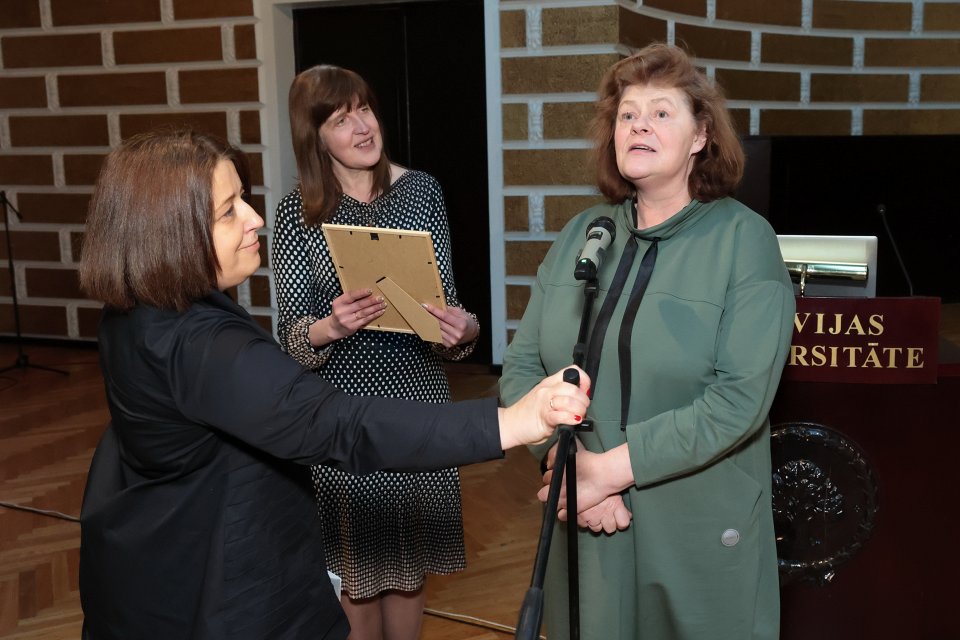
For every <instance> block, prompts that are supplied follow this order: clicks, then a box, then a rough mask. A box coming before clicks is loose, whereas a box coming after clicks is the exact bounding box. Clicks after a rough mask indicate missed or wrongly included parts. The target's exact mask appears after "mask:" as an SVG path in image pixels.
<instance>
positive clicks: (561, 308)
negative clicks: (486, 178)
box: [500, 198, 795, 640]
mask: <svg viewBox="0 0 960 640" xmlns="http://www.w3.org/2000/svg"><path fill="white" fill-rule="evenodd" d="M599 215H607V216H610V217H611V218H612V219H613V220H614V221H615V223H616V226H617V235H616V240H615V242H614V244H613V245H612V246H611V248H610V249H609V250H608V252H607V255H606V257H605V260H604V263H603V266H602V268H601V270H600V278H599V284H600V295H599V297H598V299H597V301H596V302H595V303H594V309H593V313H594V316H596V314H597V313H598V312H599V309H600V307H601V305H602V304H603V299H604V296H605V294H606V292H607V291H608V290H609V287H610V282H611V280H612V279H613V275H614V273H615V272H616V269H617V264H618V262H619V259H620V256H621V254H622V252H623V249H624V246H625V244H626V242H627V239H628V238H629V237H630V234H634V235H636V236H637V237H638V239H639V251H638V253H637V258H636V260H635V262H634V265H633V268H632V272H631V274H630V276H629V277H628V279H627V282H626V285H625V287H624V293H623V295H622V299H621V301H620V302H619V304H618V305H617V308H616V310H615V311H614V314H613V317H612V320H611V322H610V325H609V329H608V335H607V338H606V340H605V341H604V348H603V352H602V358H601V361H600V370H599V373H598V375H597V378H598V380H597V384H596V385H595V387H594V389H593V404H592V405H591V407H590V410H589V412H588V416H589V417H590V418H591V419H592V420H593V422H594V427H595V430H594V432H592V433H583V434H581V435H580V438H581V439H582V441H583V442H584V445H585V446H586V447H587V448H588V449H589V450H591V451H597V452H600V451H606V450H608V449H612V448H614V447H617V446H619V445H621V444H623V443H624V442H627V443H628V445H629V451H630V461H631V466H632V467H633V474H634V478H635V480H636V486H634V487H631V488H630V489H628V490H627V491H626V492H624V499H625V502H626V505H627V508H628V509H630V510H631V512H632V513H633V522H632V523H631V525H630V527H629V528H628V529H627V530H626V531H621V532H618V533H616V534H613V535H603V534H599V535H598V534H593V533H591V532H590V531H588V530H581V531H580V532H579V550H580V585H581V587H580V615H581V637H582V638H583V639H584V640H589V639H597V640H600V639H602V640H615V639H617V638H620V639H623V640H628V639H629V640H633V639H637V638H639V639H643V640H671V639H674V638H676V639H686V640H693V639H697V640H707V639H709V640H734V639H752V640H753V639H756V640H760V639H770V638H777V637H778V634H779V589H778V578H777V556H776V546H775V540H774V531H773V515H772V511H771V494H770V491H771V476H770V426H769V422H768V419H767V414H768V412H769V410H770V404H771V402H772V401H773V397H774V394H775V392H776V390H777V384H778V383H779V380H780V373H781V371H782V368H783V364H784V362H785V360H786V356H787V351H788V348H789V344H790V338H791V334H792V326H793V316H794V306H795V305H794V297H793V288H792V286H791V283H790V279H789V275H788V274H787V271H786V268H785V266H784V264H783V259H782V257H781V255H780V250H779V247H778V245H777V240H776V236H775V235H774V232H773V230H772V229H771V228H770V226H769V224H767V222H766V221H765V220H764V219H763V218H761V217H760V216H759V215H757V214H756V213H754V212H753V211H751V210H749V209H748V208H747V207H745V206H744V205H742V204H740V203H739V202H737V201H736V200H733V199H729V198H726V199H723V200H719V201H715V202H711V203H707V204H704V203H700V202H697V201H693V202H692V203H691V204H690V205H688V206H687V207H686V208H684V209H683V210H682V211H681V212H679V213H678V214H676V215H674V216H673V217H672V218H670V219H669V220H667V221H666V222H664V223H662V224H660V225H657V226H655V227H651V228H649V229H645V230H643V231H638V230H637V229H636V225H635V220H634V219H633V211H632V204H631V202H630V201H627V202H625V203H623V204H620V205H617V206H610V205H600V206H597V207H593V208H591V209H589V210H587V211H584V212H583V213H581V214H580V215H578V216H577V217H575V218H574V219H573V220H571V221H570V223H569V224H567V226H566V227H565V228H564V230H563V231H562V232H561V233H560V235H559V237H558V238H557V240H556V241H555V242H554V244H553V246H552V247H551V249H550V251H549V252H548V254H547V256H546V258H545V259H544V262H543V264H542V265H541V266H540V268H539V270H538V273H537V280H536V283H535V285H534V286H533V292H532V295H531V298H530V303H529V305H528V306H527V310H526V312H525V313H524V316H523V320H522V321H521V323H520V326H519V328H518V330H517V332H516V335H515V336H514V338H513V341H512V343H511V344H510V346H509V348H508V349H507V352H506V356H505V359H504V366H503V377H502V378H501V381H500V391H501V396H502V398H503V400H504V402H506V403H512V402H514V401H516V400H517V399H519V398H520V397H521V396H522V395H523V394H524V393H525V392H526V391H527V390H529V389H530V388H531V387H533V386H534V385H535V384H536V383H537V381H539V380H540V379H542V378H543V376H544V375H546V374H549V373H553V372H555V371H557V370H559V369H561V368H563V367H564V366H565V365H567V364H569V363H570V362H571V360H572V349H573V345H574V344H575V343H576V340H577V333H578V329H579V324H580V316H581V310H582V308H583V299H584V298H583V283H582V282H579V281H576V280H574V278H573V271H574V263H575V259H576V256H577V252H578V251H579V250H580V248H581V247H582V246H583V243H584V238H585V230H586V228H587V225H588V224H589V223H590V222H591V221H592V220H594V219H595V218H596V217H597V216H599ZM652 237H659V238H660V239H661V241H660V244H659V254H658V258H657V262H656V265H655V267H654V270H653V276H652V278H651V280H650V283H649V286H648V287H647V291H646V295H645V296H644V298H643V302H642V304H641V305H640V309H639V312H638V314H637V318H636V321H635V323H634V329H633V338H632V349H631V355H632V363H633V364H632V371H633V374H632V381H633V383H632V390H631V401H630V412H629V419H628V421H627V426H626V431H625V432H624V431H621V429H620V376H619V365H618V361H617V335H618V332H619V329H620V324H621V319H622V317H623V307H624V306H625V303H626V298H628V297H629V293H630V290H631V286H632V283H633V280H634V278H635V276H636V273H637V269H638V268H639V266H640V259H641V257H642V256H643V254H644V252H645V251H646V249H647V247H648V246H649V244H650V243H649V241H648V240H646V238H652ZM592 326H593V325H592V324H591V327H592ZM550 444H552V443H548V444H546V445H543V446H541V447H537V448H535V451H534V453H535V455H537V456H538V457H539V456H542V455H543V453H544V452H545V451H546V449H547V447H548V446H549V445H550ZM731 530H732V531H733V532H735V533H736V534H737V535H738V536H739V540H738V541H737V542H736V544H733V545H732V546H727V545H725V544H724V543H722V542H721V537H722V536H724V540H725V542H727V543H730V542H731V541H732V540H731V538H736V537H737V536H736V535H734V534H733V533H731ZM565 537H566V525H560V526H558V527H557V528H556V530H555V535H554V539H553V543H552V545H551V553H550V563H549V569H548V574H547V583H546V588H545V592H546V599H547V605H546V613H545V619H546V623H547V632H548V635H549V638H550V640H558V639H560V638H566V637H567V629H568V622H567V617H566V608H567V593H566V591H567V589H566V584H567V578H566V552H565V551H566V545H565V542H564V540H565Z"/></svg>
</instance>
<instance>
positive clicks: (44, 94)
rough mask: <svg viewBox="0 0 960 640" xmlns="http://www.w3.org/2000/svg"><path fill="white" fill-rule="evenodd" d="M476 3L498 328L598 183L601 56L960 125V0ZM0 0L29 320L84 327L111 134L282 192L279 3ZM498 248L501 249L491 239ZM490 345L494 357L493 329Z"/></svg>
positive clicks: (2, 149) (738, 91)
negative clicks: (269, 19) (488, 108)
mask: <svg viewBox="0 0 960 640" xmlns="http://www.w3.org/2000/svg"><path fill="white" fill-rule="evenodd" d="M303 2H306V0H303ZM487 2H488V3H490V4H488V7H492V11H493V14H494V15H498V16H499V24H498V25H497V24H495V23H494V21H490V22H491V26H490V27H488V28H491V29H493V30H495V33H496V34H497V35H498V37H499V41H500V56H499V61H500V76H501V77H500V82H499V84H493V86H491V83H490V82H488V91H491V92H494V94H495V95H499V102H500V105H501V108H502V109H501V113H500V114H498V115H499V116H500V118H501V119H502V132H501V133H500V138H499V140H494V143H493V148H492V149H491V152H492V153H494V154H496V155H497V156H498V158H499V160H500V164H499V166H501V167H502V181H503V187H502V190H501V193H500V194H499V195H498V196H497V195H496V194H494V195H495V197H494V199H493V200H492V204H491V208H492V209H493V210H494V217H495V218H497V217H498V216H499V212H500V211H502V213H503V236H502V238H503V243H502V250H503V254H502V261H503V267H504V271H505V273H506V277H505V282H503V283H498V282H494V283H492V285H493V295H494V296H495V298H498V299H500V300H503V301H504V305H503V306H502V308H503V316H504V317H499V318H497V317H495V318H494V319H493V323H494V329H495V332H497V331H504V332H509V330H511V329H512V328H513V327H515V326H516V322H517V320H518V319H519V318H520V315H521V314H522V312H523V308H524V306H525V304H526V300H527V299H528V297H529V291H530V289H529V287H530V283H531V282H532V278H533V275H534V273H535V269H536V265H537V264H538V263H539V261H540V259H541V258H542V256H543V254H544V252H545V251H546V249H547V247H548V246H549V244H550V242H551V241H552V239H553V237H554V236H555V234H556V232H557V231H558V230H559V229H560V228H561V227H562V226H563V224H564V223H565V222H566V221H567V220H568V219H569V218H570V217H571V216H572V215H574V214H576V213H577V212H579V211H581V210H582V209H584V208H585V207H587V206H589V205H590V204H592V203H594V202H596V201H598V200H599V198H598V197H597V196H596V194H595V190H594V188H593V186H592V178H591V169H590V167H589V166H588V165H587V163H586V161H585V151H586V149H587V148H588V146H589V145H588V142H587V141H586V140H585V139H584V132H585V124H586V122H587V120H588V119H589V117H590V114H591V109H592V102H593V100H594V97H595V90H596V86H597V83H598V81H599V78H600V76H601V75H602V73H603V71H604V70H605V69H606V68H607V67H608V66H609V65H610V64H611V63H612V62H614V61H615V60H617V59H618V58H619V57H621V56H623V55H625V54H627V53H629V52H630V51H631V50H633V49H635V48H637V47H640V46H643V45H645V44H647V43H648V42H650V41H651V40H665V41H668V42H678V43H685V44H686V45H687V46H688V47H689V48H690V49H691V50H692V51H693V52H694V53H695V54H696V55H697V56H698V60H699V62H700V63H701V64H702V65H703V66H704V68H705V69H706V70H707V72H708V73H709V74H710V75H712V76H714V77H717V78H719V79H720V80H721V81H722V82H723V83H724V85H725V86H726V87H727V89H728V94H729V97H730V99H731V102H730V105H731V107H732V109H733V112H734V115H735V117H736V121H737V123H738V125H739V126H740V129H741V131H742V132H744V133H750V134H796V135H814V134H841V135H847V134H849V135H864V134H885V133H894V134H897V133H957V132H958V131H960V55H958V53H960V2H956V3H945V2H933V1H929V0H928V1H924V0H915V1H912V2H908V1H835V0H777V1H775V2H774V1H770V0H645V1H643V2H642V3H637V4H630V5H629V6H621V5H620V4H618V3H615V2H612V1H609V0H597V1H596V2H590V1H589V0H571V1H570V2H569V3H567V2H564V0H557V1H553V2H549V3H546V2H538V1H536V0H502V1H501V2H499V3H497V2H496V0H487ZM0 3H2V4H0V188H2V189H4V190H5V191H6V193H7V195H8V197H9V198H10V200H11V201H12V202H13V203H14V205H15V206H16V207H17V208H18V209H19V210H20V211H21V212H22V213H23V216H24V217H23V220H20V221H18V220H16V219H15V218H14V217H13V216H12V215H11V224H10V228H9V232H10V234H11V241H12V244H13V254H14V257H15V258H16V268H15V277H16V284H17V292H18V294H19V296H18V297H19V301H20V304H21V319H22V326H23V330H24V333H25V334H27V335H30V336H42V337H58V338H70V339H89V338H92V337H93V336H94V333H95V327H96V318H97V314H98V308H97V304H96V303H93V302H90V301H88V300H85V299H84V298H83V295H82V293H81V292H79V291H78V288H77V281H76V266H77V260H78V258H79V247H80V240H81V238H82V234H83V219H84V216H85V211H86V203H87V200H88V198H89V194H90V192H91V191H92V185H93V181H94V180H95V178H96V175H97V171H98V168H99V165H100V162H101V160H102V158H103V156H104V154H106V153H107V152H108V151H109V149H110V148H111V147H113V146H115V145H116V144H117V143H118V142H119V141H120V140H121V139H122V138H124V137H126V136H129V135H130V134H132V133H135V132H138V131H143V130H145V129H149V128H151V127H154V126H156V125H158V124H164V123H188V124H194V125H196V126H199V127H202V128H204V129H207V130H210V131H212V132H214V133H219V134H220V135H224V136H226V137H227V138H228V139H229V140H230V141H231V142H233V143H235V144H238V145H240V146H241V148H243V149H245V150H246V151H247V152H248V153H249V154H250V155H251V158H252V160H253V165H254V172H255V183H256V186H255V188H254V195H255V199H256V200H257V201H258V202H257V203H256V204H257V206H258V207H259V208H260V210H261V211H263V204H264V194H266V193H271V190H272V191H273V192H279V191H282V188H280V185H271V184H266V185H265V184H264V177H263V175H264V174H263V166H264V163H265V162H270V163H271V166H277V165H278V161H277V158H278V157H279V156H280V155H281V154H282V153H283V150H280V149H277V148H271V147H270V146H269V145H267V144H264V140H265V138H264V137H262V135H261V113H280V112H282V110H284V109H285V105H277V104H275V103H276V102H278V101H281V100H282V96H283V95H284V94H285V92H286V87H285V86H284V87H278V88H277V91H276V92H270V91H268V90H267V88H266V87H267V86H268V85H270V83H271V82H273V81H274V79H273V78H270V77H269V74H270V73H272V71H271V70H270V69H269V68H266V67H265V68H264V69H260V66H261V65H262V64H264V61H265V60H267V59H269V58H270V57H271V55H272V54H271V53H270V52H267V53H266V55H265V54H264V52H259V53H258V50H257V44H256V38H255V31H256V29H257V28H258V27H257V25H258V19H257V18H256V17H255V5H261V7H267V8H270V7H271V6H272V5H273V4H276V3H275V2H272V1H268V0H124V1H123V2H118V1H116V0H84V1H83V2H78V1H77V0H0ZM298 3H300V0H291V4H298ZM488 15H489V14H488ZM262 35H263V34H261V36H262ZM258 73H259V76H258ZM265 73H266V75H267V77H266V78H265V77H264V76H265ZM272 93H277V94H279V95H280V96H281V97H280V98H278V97H276V96H274V95H272ZM264 105H266V107H264ZM264 108H266V109H268V111H266V112H264V111H263V109H264ZM271 109H272V110H273V111H269V110H271ZM264 122H267V125H268V126H269V125H270V123H269V119H268V120H267V121H264ZM498 145H499V148H498ZM277 146H278V145H277V144H276V143H273V147H277ZM284 178H285V179H289V178H290V176H284ZM271 181H275V179H272V180H271ZM5 232H6V230H5V229H3V228H2V227H0V236H2V235H3V234H4V233H5ZM265 233H266V232H265ZM268 244H269V243H268V242H264V243H263V246H264V247H266V246H268ZM264 253H266V251H264ZM493 254H494V255H492V260H494V262H496V260H499V259H500V258H499V257H498V255H497V254H499V247H495V248H494V251H493ZM0 260H2V262H0V272H2V275H0V335H9V334H11V333H12V332H13V317H12V298H11V287H10V280H9V277H8V275H7V269H6V264H5V262H6V246H5V237H0ZM270 292H271V286H270V281H269V269H268V268H267V264H266V256H264V268H263V269H261V271H259V272H258V274H257V275H256V276H254V278H253V279H252V280H251V281H250V283H249V284H248V285H243V286H242V287H241V288H240V290H239V291H238V292H237V295H238V297H239V299H240V301H241V302H242V303H243V304H244V305H245V306H247V307H248V308H250V310H251V311H252V313H253V314H254V316H255V317H257V318H258V320H259V321H260V322H261V323H262V324H264V326H266V327H271V325H272V317H273V313H274V311H273V309H272V305H271V293H270ZM494 308H495V309H496V308H497V306H496V305H494ZM494 344H495V351H494V360H495V361H499V359H500V357H501V356H502V350H500V349H499V347H498V346H497V345H498V344H503V342H502V341H498V339H497V338H496V336H495V339H494Z"/></svg>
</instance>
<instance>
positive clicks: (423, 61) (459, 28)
mask: <svg viewBox="0 0 960 640" xmlns="http://www.w3.org/2000/svg"><path fill="white" fill-rule="evenodd" d="M293 21H294V51H295V53H296V66H297V69H296V70H297V72H298V73H299V72H300V71H302V70H303V69H306V68H308V67H311V66H313V65H316V64H335V65H338V66H341V67H345V68H347V69H352V70H353V71H356V72H357V73H359V74H360V75H361V76H363V77H364V79H366V81H367V82H368V83H370V86H371V87H373V90H374V92H375V93H376V95H377V100H378V101H379V104H380V111H381V115H382V117H383V120H384V122H383V126H384V129H385V135H384V140H385V143H386V145H387V151H388V153H389V154H390V158H391V159H392V160H394V161H395V162H398V163H399V164H402V165H404V166H407V167H410V168H412V169H419V170H422V171H426V172H427V173H430V174H432V175H433V176H434V177H435V178H436V179H437V180H438V181H439V182H440V186H441V187H442V188H443V192H444V196H445V198H446V201H447V211H448V214H449V221H450V233H451V237H452V244H453V266H454V274H455V277H456V282H457V290H458V293H459V295H460V299H461V301H462V302H463V305H464V306H465V307H466V308H467V309H468V310H469V311H472V312H473V313H476V314H477V316H478V318H479V319H480V329H481V336H480V342H479V344H478V345H477V350H476V351H475V352H474V353H473V355H472V356H470V360H471V361H473V362H477V363H486V364H489V363H490V362H491V331H490V268H489V265H490V234H489V226H488V225H489V215H488V207H487V202H488V198H487V119H486V83H485V76H484V35H483V1H482V0H442V1H436V2H411V3H397V4H393V3H391V4H382V5H377V4H373V5H369V4H368V5H362V6H357V5H354V6H338V7H319V8H310V9H297V10H295V11H294V12H293Z"/></svg>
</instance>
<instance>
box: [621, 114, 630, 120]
mask: <svg viewBox="0 0 960 640" xmlns="http://www.w3.org/2000/svg"><path fill="white" fill-rule="evenodd" d="M620 119H621V120H633V114H632V113H621V114H620Z"/></svg>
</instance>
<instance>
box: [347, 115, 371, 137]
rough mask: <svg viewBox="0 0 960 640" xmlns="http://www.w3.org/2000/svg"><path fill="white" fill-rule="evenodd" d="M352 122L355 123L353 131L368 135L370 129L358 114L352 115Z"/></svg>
mask: <svg viewBox="0 0 960 640" xmlns="http://www.w3.org/2000/svg"><path fill="white" fill-rule="evenodd" d="M350 120H351V121H352V122H353V130H354V131H356V132H357V133H366V132H367V131H368V130H369V129H370V127H368V126H367V123H366V121H365V120H364V119H363V118H361V117H360V115H359V114H357V113H351V114H350Z"/></svg>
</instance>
